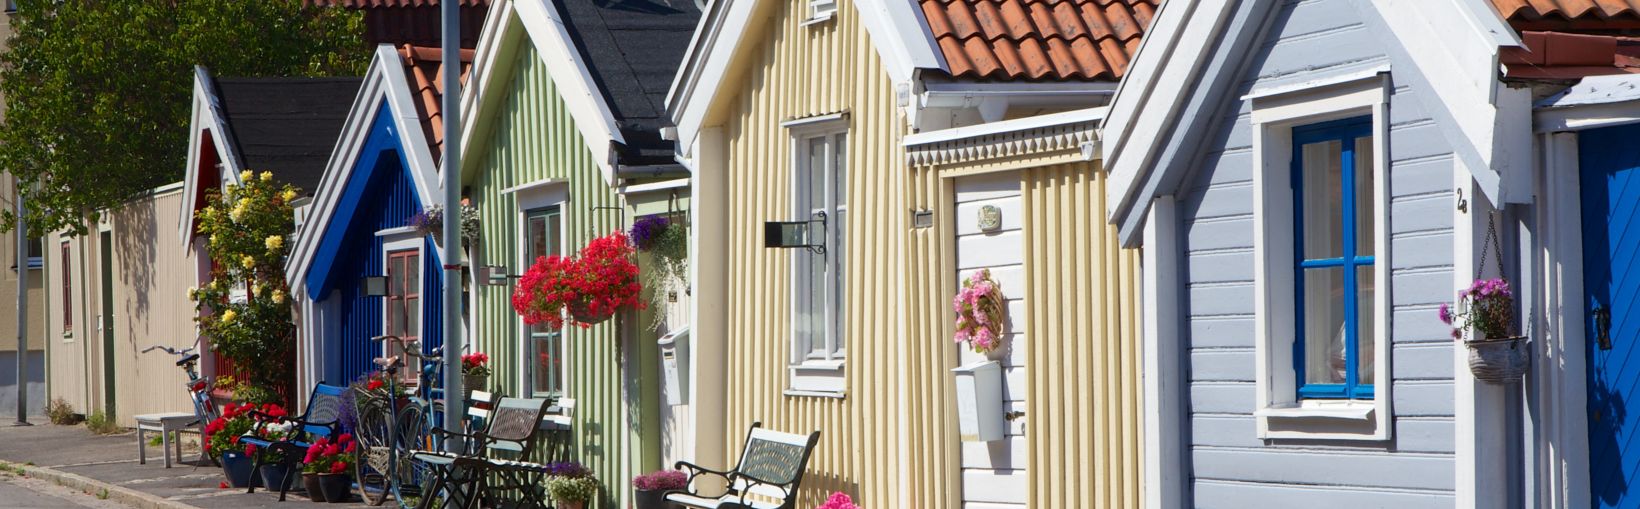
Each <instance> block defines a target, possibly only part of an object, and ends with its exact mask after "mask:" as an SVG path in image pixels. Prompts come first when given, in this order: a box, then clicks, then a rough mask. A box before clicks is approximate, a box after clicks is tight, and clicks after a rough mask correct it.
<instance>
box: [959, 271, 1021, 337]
mask: <svg viewBox="0 0 1640 509" xmlns="http://www.w3.org/2000/svg"><path fill="white" fill-rule="evenodd" d="M1006 305H1007V302H1006V301H1004V300H1003V299H1002V288H1001V286H999V285H997V282H996V281H994V280H992V279H991V269H980V270H979V272H975V273H974V274H973V275H971V276H969V277H968V279H967V280H965V281H963V282H962V291H959V292H957V297H956V298H955V299H952V301H951V308H952V310H954V311H956V313H957V334H956V341H957V342H958V343H967V344H968V346H969V347H970V348H973V349H974V351H975V352H979V353H986V352H990V351H992V350H995V349H997V348H998V347H1001V346H1002V313H1003V306H1006Z"/></svg>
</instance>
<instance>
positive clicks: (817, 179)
mask: <svg viewBox="0 0 1640 509" xmlns="http://www.w3.org/2000/svg"><path fill="white" fill-rule="evenodd" d="M804 170H805V171H807V173H808V174H807V175H804V178H806V179H808V189H807V191H808V192H807V193H804V195H805V196H804V198H803V199H804V200H805V201H804V202H803V203H802V205H801V207H800V209H799V210H800V211H801V210H805V209H806V210H810V211H812V210H820V209H823V208H825V206H826V139H825V138H824V137H815V138H809V165H808V167H807V168H805V169H804ZM802 219H809V218H807V217H805V218H802Z"/></svg>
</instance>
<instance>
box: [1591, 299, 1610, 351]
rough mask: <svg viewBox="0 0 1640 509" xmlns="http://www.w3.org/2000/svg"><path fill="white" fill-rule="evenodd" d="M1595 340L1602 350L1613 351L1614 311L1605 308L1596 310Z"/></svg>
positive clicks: (1601, 307) (1596, 308) (1597, 307)
mask: <svg viewBox="0 0 1640 509" xmlns="http://www.w3.org/2000/svg"><path fill="white" fill-rule="evenodd" d="M1594 339H1595V341H1597V342H1599V343H1600V349H1601V350H1611V349H1612V310H1611V309H1608V308H1606V307H1603V306H1598V305H1597V306H1595V308H1594Z"/></svg>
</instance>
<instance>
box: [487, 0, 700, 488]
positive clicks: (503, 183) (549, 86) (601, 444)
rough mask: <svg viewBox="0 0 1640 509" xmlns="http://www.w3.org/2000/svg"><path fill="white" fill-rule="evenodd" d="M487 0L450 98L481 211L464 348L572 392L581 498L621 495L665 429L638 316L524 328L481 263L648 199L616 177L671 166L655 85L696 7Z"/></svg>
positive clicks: (496, 384) (603, 230) (545, 250)
mask: <svg viewBox="0 0 1640 509" xmlns="http://www.w3.org/2000/svg"><path fill="white" fill-rule="evenodd" d="M492 9H493V10H492V12H491V15H490V18H489V20H488V21H487V23H486V28H485V33H484V37H482V38H481V40H480V44H479V46H478V52H477V61H476V63H475V67H474V70H475V72H474V74H473V77H472V78H471V80H470V83H471V84H472V86H470V87H468V89H467V94H466V96H465V97H464V98H463V101H464V106H463V112H464V115H465V118H467V119H468V120H467V121H465V122H463V129H464V133H463V137H462V140H463V143H464V144H465V145H464V147H465V148H464V149H463V151H462V154H463V157H462V172H461V174H462V180H463V186H464V188H465V189H464V193H465V194H466V195H467V196H469V197H471V199H472V202H473V204H474V205H475V206H476V207H477V209H478V215H479V219H480V223H481V224H482V232H481V234H480V236H479V239H478V241H477V242H476V243H475V245H474V247H473V250H472V254H471V259H472V262H471V263H472V265H473V266H474V267H479V268H481V269H483V270H481V271H480V274H481V276H480V278H479V281H478V283H479V284H478V285H477V286H475V287H474V289H473V324H474V325H473V327H474V337H475V342H474V343H473V346H472V348H474V349H476V350H479V351H484V352H487V353H489V354H490V355H491V359H492V361H491V363H492V366H493V369H494V374H493V375H492V376H491V384H492V389H495V390H497V391H500V392H502V393H506V394H516V395H523V396H530V397H564V398H572V399H574V400H575V401H576V405H577V406H576V409H575V414H574V423H573V426H572V430H571V433H572V436H573V440H572V443H573V447H572V449H573V452H572V454H571V456H572V459H575V460H578V461H581V462H582V463H584V464H586V465H587V466H588V467H590V468H591V469H592V470H593V472H594V473H596V475H597V476H598V478H599V479H601V480H602V481H603V483H604V490H603V493H602V494H601V495H600V496H599V497H598V499H597V507H606V508H613V507H626V506H627V504H628V500H629V498H630V495H629V493H630V489H631V488H630V483H629V482H628V481H629V480H630V479H631V478H632V477H633V476H635V475H637V474H640V473H643V472H645V471H650V470H655V469H658V468H660V467H661V466H662V452H661V451H662V447H663V442H666V443H674V442H675V441H673V440H663V439H662V424H661V423H662V419H661V418H660V417H659V416H660V415H661V413H662V405H661V402H660V401H659V399H658V398H657V390H658V388H657V386H656V383H657V380H658V378H659V376H658V367H657V366H658V356H659V353H658V351H657V346H656V341H655V340H656V337H657V333H655V332H652V331H650V330H649V329H648V328H647V327H644V326H643V325H648V323H649V317H647V316H645V315H646V313H628V314H623V315H620V316H617V317H616V318H614V319H612V320H610V321H608V322H605V323H603V324H599V325H595V326H593V327H591V328H587V329H581V328H575V327H566V328H565V329H564V330H551V329H548V328H545V327H528V326H525V325H524V323H523V321H522V319H520V318H519V316H518V314H517V313H516V312H515V311H514V310H513V308H512V305H511V296H512V292H513V290H514V285H513V284H512V283H513V282H514V281H515V279H510V278H506V277H496V278H490V277H485V276H487V275H488V274H490V273H496V272H499V273H503V274H511V275H512V276H513V277H514V278H516V276H517V275H519V274H522V273H523V272H525V271H526V270H528V268H529V266H530V265H531V264H532V263H533V261H534V260H535V259H536V258H537V257H541V256H548V255H553V254H562V255H572V254H574V253H575V252H576V251H578V250H579V249H580V248H581V247H582V246H585V245H586V244H587V243H588V242H589V241H590V240H592V239H594V238H596V237H600V236H604V235H608V234H610V233H612V232H615V231H617V230H624V229H625V228H627V226H628V225H629V223H630V221H631V220H632V219H633V217H634V216H633V214H638V213H644V214H647V213H651V212H650V211H649V210H648V209H647V205H646V206H644V207H637V208H633V207H632V205H633V203H634V202H632V201H629V200H628V199H627V198H625V197H624V196H625V195H623V191H631V192H636V193H660V192H663V191H662V190H661V189H663V188H664V187H665V186H664V185H663V186H659V187H658V186H656V185H654V183H655V182H661V181H668V180H676V179H677V178H678V177H681V176H685V175H686V172H685V171H684V169H683V167H682V166H680V165H678V164H676V163H675V162H673V161H672V156H673V153H674V150H673V147H672V142H670V141H667V140H665V139H663V136H662V131H663V128H664V127H667V126H668V125H669V121H668V119H667V118H666V114H665V109H664V93H665V90H666V85H667V83H668V80H669V79H670V78H671V77H672V76H673V74H674V73H675V72H676V71H677V67H678V64H679V62H681V61H682V60H683V51H684V48H686V47H687V42H688V40H689V36H690V33H691V32H692V30H693V29H694V27H695V25H696V21H697V20H698V16H699V13H698V11H697V10H696V9H695V7H694V5H693V4H690V3H688V2H683V3H670V4H662V3H651V2H623V3H618V4H605V3H601V2H594V1H590V0H565V1H557V2H547V1H543V0H515V1H501V2H496V3H495V5H494V6H493V8H492ZM671 186H672V187H671V188H674V189H675V188H676V187H678V186H677V184H676V183H673V184H671ZM640 201H646V202H652V201H654V200H640ZM662 211H663V212H664V209H663V210H662ZM672 429H673V430H674V431H675V432H676V433H679V434H681V433H683V432H684V430H685V429H692V428H684V429H678V428H676V427H673V428H672Z"/></svg>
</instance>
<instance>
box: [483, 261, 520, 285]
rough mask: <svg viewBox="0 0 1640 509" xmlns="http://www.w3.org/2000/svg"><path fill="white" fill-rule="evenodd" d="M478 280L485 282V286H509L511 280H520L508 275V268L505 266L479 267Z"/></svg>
mask: <svg viewBox="0 0 1640 509" xmlns="http://www.w3.org/2000/svg"><path fill="white" fill-rule="evenodd" d="M478 279H479V280H480V281H483V282H484V283H483V284H484V285H485V286H507V284H509V283H511V282H512V281H511V280H513V279H518V276H511V275H508V274H507V267H506V266H504V265H481V266H479V267H478Z"/></svg>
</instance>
